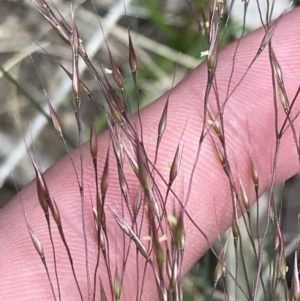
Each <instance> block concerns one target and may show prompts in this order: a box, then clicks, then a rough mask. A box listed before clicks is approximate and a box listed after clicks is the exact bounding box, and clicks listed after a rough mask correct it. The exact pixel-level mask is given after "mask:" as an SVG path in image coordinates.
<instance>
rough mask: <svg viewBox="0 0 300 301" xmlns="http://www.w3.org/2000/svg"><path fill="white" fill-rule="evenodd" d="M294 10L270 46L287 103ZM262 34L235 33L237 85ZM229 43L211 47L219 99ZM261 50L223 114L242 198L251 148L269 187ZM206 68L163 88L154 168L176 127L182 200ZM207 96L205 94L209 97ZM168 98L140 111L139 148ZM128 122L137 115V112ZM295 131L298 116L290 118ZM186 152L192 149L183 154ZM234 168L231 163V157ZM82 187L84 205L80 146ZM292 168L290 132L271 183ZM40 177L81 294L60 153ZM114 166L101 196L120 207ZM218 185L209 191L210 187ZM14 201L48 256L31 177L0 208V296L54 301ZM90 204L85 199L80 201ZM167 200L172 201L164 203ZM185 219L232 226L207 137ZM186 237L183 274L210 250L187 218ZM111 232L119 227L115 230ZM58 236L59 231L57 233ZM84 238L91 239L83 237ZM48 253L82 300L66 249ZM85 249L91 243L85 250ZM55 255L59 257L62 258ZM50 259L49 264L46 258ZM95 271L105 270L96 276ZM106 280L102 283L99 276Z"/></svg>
mask: <svg viewBox="0 0 300 301" xmlns="http://www.w3.org/2000/svg"><path fill="white" fill-rule="evenodd" d="M299 27H300V10H299V9H296V10H294V11H293V12H291V13H289V14H287V15H286V16H285V17H284V18H283V19H282V21H281V23H280V25H279V27H278V29H277V31H276V33H275V35H274V38H273V42H272V43H273V44H272V45H273V48H274V50H275V53H276V56H277V59H278V61H279V62H280V65H281V68H282V70H283V78H284V83H285V89H286V91H287V94H288V97H289V99H290V100H292V99H293V97H294V95H295V93H296V91H297V88H298V85H299V78H300V59H299V49H300V39H299ZM263 34H264V31H263V30H262V29H261V30H258V31H256V32H254V33H252V34H250V35H249V36H247V37H245V38H243V40H242V42H241V44H240V46H239V50H238V54H237V59H236V62H235V73H234V77H233V81H232V84H231V87H233V86H235V85H236V84H237V83H238V82H239V79H240V78H241V76H242V75H243V74H244V72H245V70H246V69H247V67H248V66H249V64H250V62H251V60H252V59H253V57H254V56H255V53H256V52H257V50H258V48H259V45H260V42H261V40H262V37H263ZM235 46H236V44H232V45H230V46H228V47H227V48H226V49H223V50H222V51H221V52H220V54H219V63H218V70H217V84H218V93H219V95H220V97H221V98H222V97H223V98H224V96H225V95H226V91H227V87H228V78H229V75H230V72H231V66H232V55H233V52H234V49H235ZM270 70H271V69H270V63H269V59H268V51H267V49H265V51H264V52H263V54H262V55H261V56H260V57H259V58H258V60H257V61H256V62H255V63H254V65H253V67H252V68H251V69H250V70H249V72H248V75H247V76H246V78H245V79H244V80H243V82H242V83H240V84H239V86H238V88H237V90H236V92H235V93H234V94H233V95H232V96H231V98H230V100H229V102H228V105H227V109H226V111H225V123H226V126H227V133H226V137H227V143H228V144H227V149H228V150H229V157H230V158H231V159H232V160H234V161H232V162H236V165H235V166H236V168H233V172H234V176H235V178H236V179H238V178H239V177H240V178H241V179H243V182H244V184H245V186H246V190H247V193H248V196H249V199H250V201H252V202H253V201H254V199H255V195H254V189H253V183H252V180H251V175H250V164H249V163H250V149H251V151H252V153H253V158H254V161H255V164H256V167H257V170H258V174H259V179H260V189H259V190H260V193H262V192H264V191H265V190H267V189H268V188H269V187H270V183H271V172H272V171H271V165H272V160H273V156H274V146H275V138H274V137H275V135H274V105H273V92H272V82H271V73H270ZM206 77H207V72H206V66H205V65H200V66H199V67H198V68H197V69H196V70H194V71H193V72H192V73H191V74H190V75H189V76H187V77H186V78H185V79H184V80H183V81H182V82H181V83H180V84H179V85H177V86H176V87H175V88H174V90H173V91H172V94H171V101H170V106H169V113H168V127H167V131H166V133H165V136H164V138H163V141H162V146H161V150H160V153H159V159H158V164H157V166H158V168H159V170H160V171H161V172H162V174H164V175H165V176H166V177H167V176H168V169H167V167H166V165H167V164H166V163H168V162H171V161H172V158H173V156H174V153H175V150H176V147H177V144H178V142H179V140H180V137H181V134H182V132H183V129H184V127H185V125H186V129H185V131H184V134H183V138H182V141H183V143H184V153H183V161H182V165H181V171H180V175H179V177H178V179H177V180H176V185H175V190H176V193H177V194H178V195H179V196H180V197H181V198H183V197H184V196H185V195H186V192H187V190H188V182H189V176H190V170H191V168H192V165H193V162H194V159H195V153H196V150H197V143H198V141H197V140H198V138H197V137H198V135H199V133H200V131H201V125H202V115H203V93H204V91H205V87H206ZM213 99H214V95H213V93H212V94H211V96H210V101H211V102H212V103H213ZM165 100H166V95H164V96H162V97H161V98H159V99H158V100H157V101H156V102H154V103H153V104H152V105H150V106H148V107H147V108H146V109H144V110H143V111H142V113H141V115H142V121H143V131H144V134H145V139H144V141H145V145H146V147H147V151H148V152H149V154H153V153H154V150H155V143H156V135H157V134H156V131H157V130H156V129H157V123H158V120H159V118H160V116H161V112H162V110H163V107H164V104H165ZM299 100H300V99H297V101H296V104H295V107H294V108H293V115H296V113H297V112H298V110H299V109H300V104H299ZM279 116H280V117H279V124H281V123H282V122H283V120H284V113H283V111H281V112H280V113H279ZM133 118H135V121H137V119H136V116H135V117H133ZM294 126H295V129H296V131H297V133H299V130H300V120H299V118H298V119H296V120H295V122H294ZM98 141H99V156H100V157H99V170H102V169H103V165H104V161H105V156H106V150H107V147H108V133H104V134H102V135H100V137H99V140H98ZM191 154H192V155H191ZM73 157H74V160H75V164H76V165H77V166H79V153H78V151H75V152H74V154H73ZM233 165H234V164H233ZM84 166H85V187H86V198H85V199H86V202H87V204H90V202H91V200H90V192H91V195H93V192H94V191H95V187H94V184H93V183H94V175H93V169H92V164H91V159H90V154H89V146H88V145H87V146H85V147H84ZM298 171H299V161H298V155H297V152H296V148H295V145H294V141H293V137H292V133H291V131H290V130H289V131H287V133H286V134H285V135H284V137H283V139H282V144H281V148H280V152H279V161H278V166H277V175H276V183H281V182H282V181H284V180H285V179H287V178H289V177H291V176H292V175H294V174H295V173H296V172H298ZM45 176H46V180H47V184H48V186H49V189H50V190H51V193H52V194H53V196H54V197H55V200H56V202H57V204H58V206H59V210H60V212H61V215H62V216H63V225H64V229H65V231H66V235H67V239H68V243H69V246H70V248H71V250H72V253H73V257H74V262H75V264H76V271H77V274H78V275H79V281H80V284H81V286H82V291H83V294H84V296H85V298H86V299H87V288H86V275H85V255H84V254H85V253H84V247H83V240H82V238H81V237H82V227H81V224H82V223H81V209H80V208H81V207H80V196H79V192H78V186H77V183H76V180H75V175H74V171H73V169H72V166H71V164H70V160H69V158H68V157H66V158H64V159H62V160H61V161H60V162H59V163H57V164H55V166H53V167H52V168H50V169H49V170H48V171H47V172H46V173H45ZM130 177H131V180H130V181H129V182H130V189H131V190H132V191H135V190H136V187H137V185H138V183H137V181H136V180H135V179H134V176H133V175H132V174H130V172H128V178H130ZM116 179H117V174H116V165H115V161H114V159H113V156H111V159H110V180H109V191H108V198H107V200H108V201H107V202H108V203H109V205H110V206H111V207H112V208H115V210H118V208H119V207H118V206H119V204H118V199H119V192H118V191H119V190H118V189H117V187H118V184H117V180H116ZM216 187H217V189H216ZM20 200H22V201H23V203H24V206H25V210H26V213H27V216H28V220H29V222H30V225H31V226H32V228H33V229H34V231H35V233H36V234H37V236H38V237H39V239H40V240H41V241H42V242H43V246H44V249H45V253H46V256H47V254H49V253H50V254H51V252H50V245H49V243H48V239H47V237H48V232H47V227H46V223H45V221H44V216H43V213H42V211H41V209H40V207H39V204H38V200H37V196H36V186H35V183H30V184H29V185H28V186H27V187H25V188H24V189H23V190H22V191H21V192H20V193H19V194H18V195H17V196H16V197H15V198H14V199H13V200H12V201H11V202H10V203H9V205H7V206H6V207H5V208H4V209H3V210H1V215H0V230H1V231H0V242H1V243H0V246H1V247H0V248H1V257H0V267H1V268H0V287H1V289H0V300H15V301H19V300H53V297H52V295H51V291H50V289H49V285H48V280H47V278H46V276H45V273H44V269H43V266H42V264H41V262H40V259H39V257H38V256H37V254H36V253H35V252H34V249H33V245H32V244H31V241H30V237H29V235H28V231H27V228H26V224H25V221H24V217H23V213H22V208H21V203H20ZM88 206H89V205H88ZM169 206H171V204H169ZM187 210H188V212H189V213H190V214H191V216H192V218H193V220H194V221H195V222H196V223H197V224H198V225H199V227H201V229H202V230H203V231H204V232H205V233H206V235H207V237H208V238H209V241H210V242H211V243H212V242H213V241H215V240H216V239H217V237H218V234H221V233H223V232H224V231H225V230H226V229H227V228H228V227H229V226H230V225H231V223H232V201H231V197H230V190H229V188H228V181H227V180H226V177H225V176H224V172H223V171H222V167H221V166H220V163H219V162H218V161H217V160H216V157H215V153H214V150H213V147H212V143H211V141H210V140H209V139H206V141H205V142H204V145H203V149H202V152H201V156H200V160H199V163H198V165H197V171H196V173H195V175H194V182H193V186H192V192H191V195H190V199H189V205H188V207H187ZM87 225H88V226H87V229H88V230H87V239H88V241H90V242H91V241H92V240H93V237H92V235H91V233H90V232H91V231H90V229H91V228H89V226H90V227H91V225H92V221H91V219H90V217H89V216H88V217H87ZM108 225H109V226H110V233H111V234H112V235H114V234H115V233H119V232H117V230H116V229H115V227H116V226H115V222H113V221H112V218H111V217H108ZM185 227H186V234H187V243H186V250H185V265H184V267H185V271H187V270H188V269H189V268H190V267H191V266H192V265H193V263H194V262H195V261H196V260H197V259H198V258H199V257H200V256H201V255H203V254H204V252H205V251H206V250H207V248H208V247H209V245H208V243H207V241H206V240H205V239H204V238H203V236H202V235H201V234H200V233H199V232H198V231H197V230H195V228H194V227H193V226H192V224H191V222H189V221H188V220H187V221H186V225H185ZM117 235H118V234H117ZM55 236H56V237H57V234H55ZM116 237H117V239H116V246H112V248H111V254H112V255H111V256H112V258H113V260H114V258H116V254H118V244H117V242H118V236H116ZM91 245H92V243H91ZM56 250H57V253H58V265H59V266H62V268H61V269H60V282H61V291H62V300H80V299H79V295H78V293H77V290H76V287H75V284H74V280H73V278H72V274H71V273H70V268H69V264H68V260H67V258H66V256H65V251H64V249H63V246H62V244H61V243H59V239H57V246H56ZM91 252H93V250H91ZM60 255H61V256H60ZM49 257H50V258H51V256H50V255H49ZM49 266H51V263H49ZM128 266H129V267H130V270H131V271H135V270H136V268H135V258H134V257H133V259H132V260H129V262H128ZM102 276H103V275H102ZM104 285H107V283H104ZM135 285H136V283H135V282H134V281H125V283H124V292H123V294H124V295H123V296H126V300H132V299H131V298H132V296H134V294H135V289H136V287H135ZM155 291H156V289H155V287H154V282H153V279H149V281H146V286H145V294H144V295H143V298H142V299H143V300H153V299H154V298H155V295H154V292H155Z"/></svg>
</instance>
